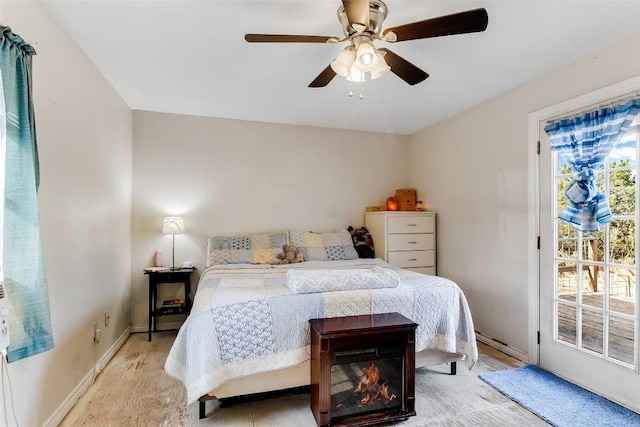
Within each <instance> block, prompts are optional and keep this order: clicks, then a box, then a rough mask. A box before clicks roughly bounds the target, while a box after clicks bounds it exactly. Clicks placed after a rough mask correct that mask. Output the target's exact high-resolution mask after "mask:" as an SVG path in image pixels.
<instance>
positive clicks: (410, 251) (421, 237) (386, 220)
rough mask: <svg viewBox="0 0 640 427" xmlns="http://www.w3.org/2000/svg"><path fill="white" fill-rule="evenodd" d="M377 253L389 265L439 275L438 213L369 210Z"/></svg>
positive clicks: (366, 219) (367, 219)
mask: <svg viewBox="0 0 640 427" xmlns="http://www.w3.org/2000/svg"><path fill="white" fill-rule="evenodd" d="M364 224H365V227H366V228H367V229H368V230H369V232H370V233H371V236H372V237H373V241H374V242H375V256H376V258H382V259H383V260H385V261H386V262H388V263H389V264H392V265H395V266H397V267H402V268H407V269H410V270H414V271H417V272H420V273H425V274H431V275H434V276H435V275H436V214H435V212H366V213H365V215H364Z"/></svg>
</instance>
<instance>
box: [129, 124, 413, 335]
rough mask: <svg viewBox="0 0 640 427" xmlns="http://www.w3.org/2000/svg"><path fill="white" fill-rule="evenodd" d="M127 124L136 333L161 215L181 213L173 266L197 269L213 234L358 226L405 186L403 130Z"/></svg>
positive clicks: (166, 239) (167, 249)
mask: <svg viewBox="0 0 640 427" xmlns="http://www.w3.org/2000/svg"><path fill="white" fill-rule="evenodd" d="M133 126H134V133H133V134H134V147H133V163H134V165H135V167H134V170H133V232H132V234H133V236H132V238H133V258H132V283H133V289H132V292H133V300H132V319H131V322H132V325H134V330H142V328H144V327H145V326H144V325H145V324H146V322H147V281H146V277H145V276H143V275H142V269H143V268H144V267H147V266H150V265H152V262H153V255H154V252H155V250H156V249H161V250H163V252H164V258H165V261H166V262H165V265H170V264H171V236H163V235H162V234H160V231H161V224H162V218H163V217H164V216H167V215H181V216H183V217H184V219H185V227H186V229H187V234H185V235H181V236H176V255H175V257H176V265H182V262H183V261H186V260H189V261H193V262H194V263H195V265H196V266H197V267H198V268H199V270H200V272H202V270H203V268H204V257H205V250H206V240H207V238H208V237H209V236H211V235H214V234H229V233H256V232H269V231H277V230H287V229H303V230H314V231H334V230H340V229H343V228H345V227H347V226H349V225H353V226H354V227H356V226H361V225H363V219H364V209H365V206H367V205H375V204H382V203H383V202H384V200H385V199H386V197H387V195H391V194H393V192H394V191H395V189H396V188H404V187H406V186H407V185H408V183H409V179H408V178H409V173H408V170H407V168H406V165H407V163H408V161H409V137H408V136H401V135H388V134H378V133H366V132H354V131H343V130H334V129H323V128H313V127H302V126H286V125H276V124H268V123H257V122H246V121H240V120H227V119H215V118H205V117H193V116H181V115H172V114H162V113H151V112H142V111H134V114H133ZM169 292H170V291H169ZM161 320H171V319H170V318H168V319H161Z"/></svg>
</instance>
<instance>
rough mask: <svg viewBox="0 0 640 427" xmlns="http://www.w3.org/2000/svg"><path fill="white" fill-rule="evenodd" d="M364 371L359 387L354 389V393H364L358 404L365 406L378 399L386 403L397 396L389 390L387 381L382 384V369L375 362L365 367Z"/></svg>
mask: <svg viewBox="0 0 640 427" xmlns="http://www.w3.org/2000/svg"><path fill="white" fill-rule="evenodd" d="M362 371H363V372H364V375H363V376H362V377H361V378H360V382H359V383H358V387H356V389H355V390H354V391H353V393H354V394H358V393H364V396H363V397H362V398H360V403H359V404H358V406H365V405H367V404H370V403H373V402H376V401H378V400H382V401H384V404H385V405H386V404H388V403H389V402H391V401H392V400H394V399H395V398H396V395H395V393H390V392H389V387H388V386H387V382H386V381H385V382H383V383H381V384H380V370H379V369H378V366H376V364H375V363H373V362H371V365H369V366H368V367H366V368H363V369H362Z"/></svg>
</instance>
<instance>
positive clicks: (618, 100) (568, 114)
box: [547, 89, 640, 124]
mask: <svg viewBox="0 0 640 427" xmlns="http://www.w3.org/2000/svg"><path fill="white" fill-rule="evenodd" d="M633 98H640V90H638V89H635V90H633V91H631V92H627V93H624V94H622V95H618V96H616V97H614V98H610V99H608V100H606V101H604V102H596V103H593V104H591V105H589V106H588V107H581V108H576V109H575V110H571V111H565V112H564V113H562V115H557V116H554V117H551V118H549V119H547V124H551V123H554V122H557V121H559V120H565V119H572V118H574V117H577V116H579V115H581V114H582V113H586V112H589V111H593V110H599V109H601V108H605V107H611V106H612V105H614V104H623V103H624V102H626V101H629V100H631V99H633Z"/></svg>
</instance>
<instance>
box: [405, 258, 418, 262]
mask: <svg viewBox="0 0 640 427" xmlns="http://www.w3.org/2000/svg"><path fill="white" fill-rule="evenodd" d="M417 260H418V258H409V259H408V260H407V261H411V262H414V261H417Z"/></svg>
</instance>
